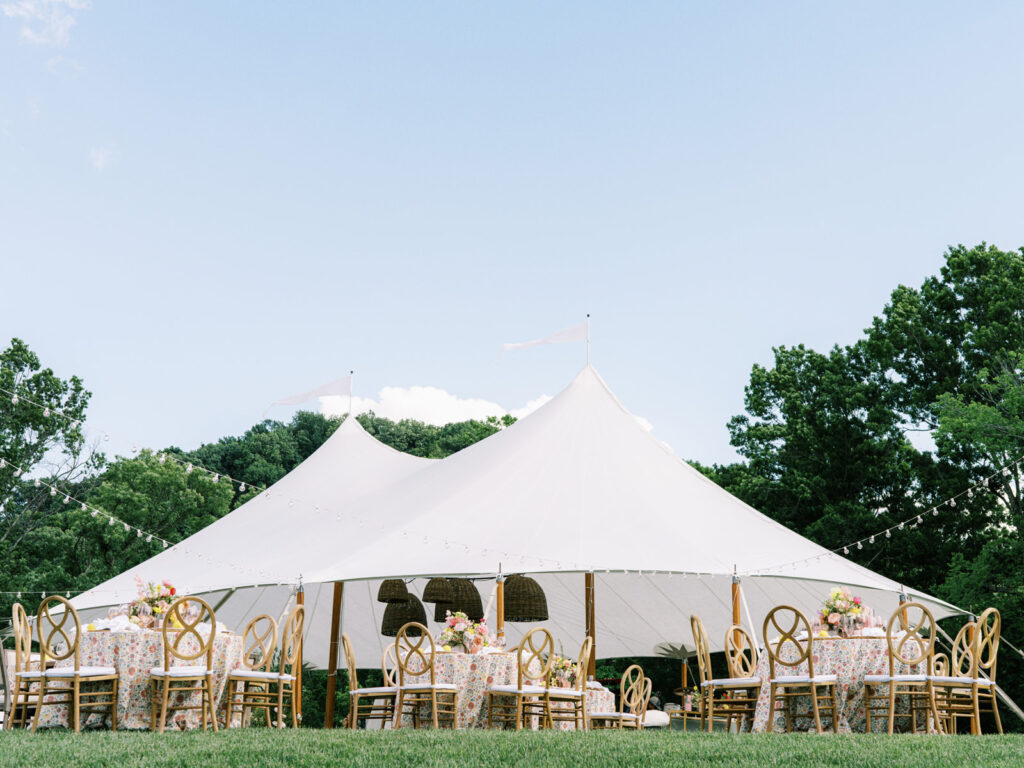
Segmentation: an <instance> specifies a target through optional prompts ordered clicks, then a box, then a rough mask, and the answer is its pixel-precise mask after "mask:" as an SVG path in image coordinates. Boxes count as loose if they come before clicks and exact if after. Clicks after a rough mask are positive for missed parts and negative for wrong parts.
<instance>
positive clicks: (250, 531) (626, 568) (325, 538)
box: [74, 366, 959, 664]
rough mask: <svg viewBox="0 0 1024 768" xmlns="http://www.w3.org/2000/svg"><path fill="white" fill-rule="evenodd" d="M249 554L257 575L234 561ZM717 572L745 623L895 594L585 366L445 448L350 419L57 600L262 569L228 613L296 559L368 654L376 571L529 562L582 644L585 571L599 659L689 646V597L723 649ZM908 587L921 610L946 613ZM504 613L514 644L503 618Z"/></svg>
mask: <svg viewBox="0 0 1024 768" xmlns="http://www.w3.org/2000/svg"><path fill="white" fill-rule="evenodd" d="M256 564H258V567H259V568H260V569H261V573H260V574H258V576H257V575H256V574H250V573H248V572H245V571H244V569H245V568H249V567H253V568H254V567H257V566H256ZM734 568H735V569H736V570H737V571H738V573H739V574H740V575H741V577H742V578H743V584H744V597H745V600H746V603H747V605H748V607H749V613H750V616H751V620H752V621H753V623H754V624H755V626H754V627H753V629H754V636H755V637H759V636H760V626H759V623H758V622H760V620H761V618H762V617H763V616H764V614H765V613H767V611H768V610H769V609H770V608H771V607H772V606H774V605H778V604H780V603H786V604H790V605H794V606H796V607H799V608H801V609H802V610H804V611H805V612H808V613H810V612H813V611H814V610H816V609H817V608H818V607H819V606H820V604H821V602H822V600H823V599H824V597H825V595H826V593H827V591H828V588H829V587H830V586H832V585H849V586H851V587H853V588H854V589H855V591H857V592H859V593H860V594H861V595H862V596H863V597H864V598H865V602H866V603H867V604H868V605H871V606H873V607H874V608H875V609H876V610H877V611H878V612H879V613H882V614H885V613H887V612H889V611H891V610H893V609H894V608H895V607H896V605H897V602H898V595H899V593H900V592H901V591H903V590H902V589H901V587H900V585H899V584H897V583H896V582H893V581H892V580H890V579H887V578H885V577H883V576H881V575H879V574H877V573H874V572H873V571H871V570H869V569H867V568H864V567H862V566H859V565H857V564H855V563H853V562H851V561H849V560H847V559H845V558H843V557H840V556H838V555H836V554H834V553H832V552H830V551H828V550H826V549H824V548H822V547H820V546H818V545H817V544H814V543H813V542H811V541H809V540H807V539H805V538H803V537H802V536H800V535H798V534H797V533H795V532H793V531H791V530H789V529H788V528H785V527H784V526H782V525H780V524H778V523H776V522H775V521H773V520H771V519H770V518H768V517H766V516H765V515H762V514H761V513H759V512H757V511H756V510H755V509H753V508H752V507H750V506H748V505H746V504H745V503H743V502H741V501H740V500H739V499H737V498H735V497H734V496H732V495H731V494H729V493H728V492H727V491H725V490H724V489H722V488H721V487H719V486H718V485H716V484H715V483H713V482H712V481H711V480H709V479H707V478H706V477H705V476H704V475H702V474H701V473H700V472H698V471H697V470H695V469H693V468H692V467H690V466H689V465H688V464H687V463H686V462H684V461H682V460H680V459H679V458H678V457H676V456H675V455H674V454H673V453H672V452H671V450H670V449H669V448H668V447H667V446H665V445H664V444H663V443H660V442H659V441H657V440H656V439H655V438H654V437H653V436H652V435H651V434H650V433H648V432H647V431H646V430H645V429H644V428H643V427H641V426H640V425H639V424H638V422H637V421H636V419H635V418H634V417H633V416H632V415H631V414H630V413H629V412H628V411H627V410H626V409H625V408H624V407H623V406H622V405H621V404H620V403H619V401H618V400H617V399H616V398H615V396H614V395H613V394H612V393H611V391H610V390H609V389H608V387H607V386H606V385H605V383H604V381H603V380H602V379H601V377H600V376H599V375H598V374H597V372H596V371H595V370H594V369H593V368H592V367H590V366H587V367H586V368H584V369H583V370H582V371H581V372H580V374H579V375H578V376H577V377H576V378H575V379H574V380H573V382H572V383H571V384H570V385H569V386H568V387H567V388H566V389H565V390H563V391H562V392H561V393H560V394H559V395H558V396H557V397H555V398H554V399H552V400H551V401H549V402H548V403H547V404H545V405H544V406H542V407H541V408H539V409H538V410H537V411H535V412H534V413H532V414H531V415H529V416H527V417H525V418H523V419H521V420H520V421H518V422H517V423H515V424H514V425H512V426H511V427H509V428H507V429H505V430H502V431H501V432H499V433H497V434H495V435H492V436H490V437H488V438H486V439H485V440H482V441H480V442H479V443H476V444H474V445H472V446H470V447H468V448H465V449H463V450H462V451H459V452H458V453H456V454H453V455H452V456H450V457H448V458H447V459H444V460H442V461H429V460H424V459H416V458H413V457H410V456H406V455H405V454H400V453H397V452H395V451H392V450H391V449H390V448H387V447H385V446H383V445H381V444H380V443H379V442H377V441H376V440H374V439H373V438H372V437H370V436H369V435H367V434H366V433H365V432H364V431H363V430H362V428H361V427H360V426H359V425H358V423H357V422H356V421H355V420H354V419H348V420H346V422H345V423H344V424H343V425H342V426H341V427H340V428H339V429H338V430H337V432H336V433H335V434H334V435H333V436H332V437H331V439H330V440H328V441H327V443H325V444H324V446H322V447H321V448H320V449H319V450H318V451H317V452H316V453H314V454H313V456H311V457H310V458H309V459H308V460H307V461H306V462H304V463H303V464H302V465H301V466H300V467H298V468H296V469H295V470H294V471H293V472H291V473H290V474H289V475H288V476H286V477H285V478H283V479H282V480H281V481H279V482H278V483H276V484H275V485H274V486H273V487H272V488H270V489H269V490H268V492H266V493H263V494H261V495H260V496H259V497H258V498H257V499H254V500H252V501H250V502H249V503H247V504H245V505H243V506H242V507H240V508H239V509H238V510H236V511H235V512H233V513H232V514H231V515H228V516H227V517H226V518H224V519H223V520H221V521H218V522H217V523H215V524H214V525H211V526H210V527H209V528H207V529H205V530H204V531H201V532H200V533H198V534H196V535H195V536H193V537H190V538H189V539H188V540H186V541H185V542H182V543H181V544H179V545H177V546H175V547H172V548H171V549H169V550H167V551H166V552H164V553H162V554H161V555H158V556H157V557H155V558H153V559H151V560H150V561H147V562H146V563H143V564H142V565H140V566H137V567H136V568H133V569H131V570H129V571H127V572H126V573H124V574H122V575H120V576H118V577H116V578H115V579H112V580H111V581H109V582H107V583H106V584H102V585H100V586H99V587H97V588H96V589H95V590H93V591H91V592H89V593H86V594H85V595H82V596H80V597H79V598H76V600H75V601H74V602H75V605H76V607H87V606H97V605H109V604H113V603H116V602H126V601H128V600H130V599H132V598H133V597H134V594H135V587H134V582H133V579H134V576H135V574H139V575H141V576H142V578H143V579H145V580H152V579H164V578H167V579H171V580H173V581H175V582H176V583H177V584H179V585H180V586H182V587H184V588H187V589H189V590H191V591H192V592H194V593H206V592H212V591H216V590H227V589H231V588H236V587H246V586H250V585H261V586H260V587H259V589H255V590H246V592H245V593H242V592H239V593H238V595H236V596H234V597H233V598H232V599H231V600H230V601H228V602H227V603H226V604H225V605H226V607H225V610H223V611H220V612H219V613H218V615H219V616H223V617H224V619H223V620H225V621H228V622H229V623H232V624H233V626H236V627H237V628H239V629H240V628H241V624H242V622H243V621H244V620H245V618H246V617H251V616H252V615H255V614H256V613H261V612H273V611H270V610H267V608H266V607H267V606H269V605H272V604H275V602H276V603H278V604H279V603H282V602H283V601H285V600H286V599H287V595H288V594H289V591H290V590H289V589H288V588H287V587H278V586H276V583H278V582H281V583H283V584H291V583H294V582H295V581H296V580H297V578H298V577H299V575H300V574H301V576H302V578H303V580H304V581H305V582H306V583H307V584H310V585H316V584H324V585H327V584H330V583H331V582H335V581H346V582H350V583H349V584H348V585H347V586H346V588H345V597H344V615H343V621H342V626H343V630H344V631H346V632H348V633H349V635H350V636H351V637H352V639H353V645H354V646H355V649H356V655H357V658H359V659H360V660H361V661H362V660H363V659H369V660H370V661H372V662H373V663H374V664H375V663H376V658H379V652H380V650H382V649H383V647H384V645H385V644H386V643H387V642H389V639H386V638H382V637H381V636H380V635H379V627H380V613H381V611H382V608H383V606H381V605H379V604H376V603H375V601H374V599H373V598H374V596H375V594H376V589H375V585H376V582H377V581H378V580H380V579H384V578H390V577H404V578H407V579H410V582H411V583H410V590H411V591H412V592H413V593H415V594H419V593H420V592H421V591H422V587H423V586H424V584H425V578H426V577H429V576H433V575H464V576H470V577H481V578H483V579H484V582H483V584H482V587H483V589H482V590H481V591H482V592H483V597H484V600H485V602H486V601H487V599H488V595H489V592H490V590H492V587H493V583H494V577H495V575H496V574H497V573H498V572H499V570H500V571H502V572H504V573H531V574H533V575H534V576H535V578H537V580H538V581H539V582H540V583H541V586H542V587H543V588H544V590H545V592H546V594H547V597H548V605H549V613H550V621H549V622H546V624H547V626H549V627H550V628H551V629H552V631H553V632H554V633H555V634H556V635H557V636H558V637H559V638H560V639H561V640H562V641H563V643H564V644H565V648H566V650H567V651H568V650H569V649H573V648H575V647H578V644H579V643H580V642H582V640H583V632H584V606H583V603H584V590H583V582H584V576H583V574H584V573H587V572H592V573H594V574H596V605H597V610H596V615H597V648H598V652H599V653H600V655H601V656H602V657H614V656H629V655H651V654H652V653H655V648H656V647H657V646H659V645H660V644H662V643H665V642H669V643H674V644H680V643H683V644H686V645H687V646H689V645H691V643H692V639H691V636H690V627H689V615H690V614H691V613H697V614H700V615H701V616H702V617H703V619H704V622H705V625H706V626H707V628H708V631H709V633H710V635H711V642H712V646H713V647H715V648H721V647H722V640H723V638H724V633H725V630H726V628H727V627H728V626H729V625H730V624H731V620H732V614H731V607H730V604H729V590H730V586H729V585H730V581H731V578H732V574H733V571H734ZM352 582H366V583H352ZM311 591H312V593H313V594H312V595H309V596H307V599H306V603H307V606H309V608H308V610H309V611H310V616H311V621H310V622H309V625H308V632H307V651H308V652H307V658H309V659H310V660H311V661H313V662H314V663H317V664H325V663H326V656H327V652H326V649H327V642H328V638H327V634H328V630H327V622H328V621H329V616H327V613H328V611H329V603H330V600H329V598H327V597H326V594H327V593H329V589H320V588H318V587H315V586H314V587H312V588H311ZM908 592H909V594H910V595H911V596H912V597H914V598H919V599H922V600H923V601H925V602H926V603H927V604H928V605H929V606H930V607H931V608H932V609H933V611H935V613H936V615H937V616H946V615H951V614H953V613H958V612H959V611H958V610H957V609H956V608H955V607H954V606H951V605H949V604H947V603H944V602H942V601H939V600H937V599H935V598H932V597H930V596H928V595H923V594H921V593H917V592H910V591H909V590H908ZM111 596H116V599H110V598H111ZM490 623H491V625H492V626H493V623H494V622H493V621H491V622H490ZM529 628H530V627H529V625H524V626H522V629H524V630H525V629H529ZM507 629H508V630H509V634H510V636H511V638H512V639H513V640H515V639H516V637H517V635H518V628H517V627H516V626H508V627H507ZM310 641H312V642H310ZM371 651H372V653H371ZM573 652H574V651H573ZM375 657H376V658H375Z"/></svg>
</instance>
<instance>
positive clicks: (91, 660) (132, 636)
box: [39, 630, 243, 730]
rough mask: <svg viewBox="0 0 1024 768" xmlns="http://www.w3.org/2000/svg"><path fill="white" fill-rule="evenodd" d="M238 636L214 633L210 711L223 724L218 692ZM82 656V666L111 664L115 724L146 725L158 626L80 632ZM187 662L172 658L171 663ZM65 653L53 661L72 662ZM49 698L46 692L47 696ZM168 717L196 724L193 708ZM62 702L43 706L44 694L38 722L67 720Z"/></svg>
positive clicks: (234, 662) (179, 724)
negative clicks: (114, 679) (115, 688)
mask: <svg viewBox="0 0 1024 768" xmlns="http://www.w3.org/2000/svg"><path fill="white" fill-rule="evenodd" d="M242 652H243V651H242V637H241V636H240V635H236V634H234V633H232V632H218V633H217V634H216V635H215V636H214V638H213V695H214V711H215V712H216V714H217V719H218V720H219V721H220V722H221V724H223V718H224V712H223V709H222V706H223V703H224V702H223V695H224V686H225V683H226V682H227V672H228V671H230V670H234V669H237V668H238V667H239V666H241V662H242ZM81 656H82V662H81V663H82V666H83V667H86V666H88V667H114V669H116V670H117V674H118V677H119V682H118V693H117V727H118V729H121V728H124V729H128V730H131V729H136V730H139V729H148V728H149V727H150V723H151V721H152V708H151V701H152V698H151V689H152V686H151V684H150V675H149V671H150V670H151V669H153V668H154V667H161V666H163V663H164V651H163V637H162V635H161V633H160V632H151V631H149V630H142V631H139V632H111V631H99V632H82V637H81ZM179 664H180V665H186V664H185V663H184V662H179V663H173V662H172V665H171V666H172V667H175V666H179ZM71 665H72V660H71V659H66V660H64V661H61V662H59V663H58V665H57V666H71ZM184 696H185V695H184V694H181V695H179V696H178V703H184ZM47 698H50V697H47ZM193 699H194V700H193V701H190V702H189V704H194V705H198V704H199V694H198V693H197V694H193ZM169 717H171V718H173V722H172V723H170V725H169V727H176V728H182V729H188V728H198V727H199V726H200V724H201V723H200V711H199V710H198V709H195V710H189V711H184V712H172V713H171V714H170V715H169ZM99 718H100V716H99V715H93V716H92V719H91V720H90V724H92V723H93V722H95V724H97V725H98V724H99ZM67 724H68V708H67V705H66V704H52V705H50V706H47V705H46V703H45V700H44V705H43V711H42V714H41V715H40V720H39V725H40V727H43V728H48V727H55V726H67Z"/></svg>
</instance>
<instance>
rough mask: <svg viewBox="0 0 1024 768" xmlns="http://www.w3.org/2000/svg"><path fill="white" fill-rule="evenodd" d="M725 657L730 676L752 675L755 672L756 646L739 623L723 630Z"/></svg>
mask: <svg viewBox="0 0 1024 768" xmlns="http://www.w3.org/2000/svg"><path fill="white" fill-rule="evenodd" d="M725 658H726V661H728V663H729V676H730V677H753V676H754V675H755V674H756V673H757V646H756V645H755V644H754V640H753V638H751V637H750V633H749V632H747V630H745V629H744V628H743V627H741V626H740V625H739V624H733V625H732V626H731V627H729V629H727V630H726V632H725Z"/></svg>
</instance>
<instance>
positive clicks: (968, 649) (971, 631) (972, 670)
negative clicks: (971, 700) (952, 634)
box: [949, 621, 978, 678]
mask: <svg viewBox="0 0 1024 768" xmlns="http://www.w3.org/2000/svg"><path fill="white" fill-rule="evenodd" d="M949 674H950V676H952V677H971V678H974V677H977V676H978V624H977V622H974V621H969V622H967V623H966V624H964V625H963V626H962V627H960V631H959V632H957V633H956V638H955V639H954V640H953V651H952V653H951V654H950V657H949Z"/></svg>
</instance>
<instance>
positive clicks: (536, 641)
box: [516, 627, 555, 689]
mask: <svg viewBox="0 0 1024 768" xmlns="http://www.w3.org/2000/svg"><path fill="white" fill-rule="evenodd" d="M554 652H555V641H554V640H553V639H552V637H551V633H550V632H548V631H547V630H546V629H544V627H534V628H533V629H531V630H530V631H529V632H527V633H526V634H525V635H523V639H522V641H521V642H520V643H519V649H518V650H517V651H516V658H517V660H518V664H519V672H518V681H519V688H520V689H522V688H523V686H524V685H539V686H542V687H544V688H547V687H548V683H549V679H548V678H550V676H551V663H552V661H553V660H554V659H553V656H554Z"/></svg>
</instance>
